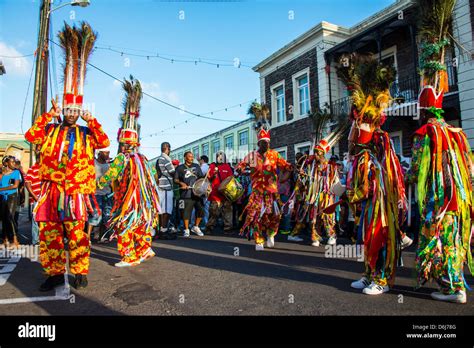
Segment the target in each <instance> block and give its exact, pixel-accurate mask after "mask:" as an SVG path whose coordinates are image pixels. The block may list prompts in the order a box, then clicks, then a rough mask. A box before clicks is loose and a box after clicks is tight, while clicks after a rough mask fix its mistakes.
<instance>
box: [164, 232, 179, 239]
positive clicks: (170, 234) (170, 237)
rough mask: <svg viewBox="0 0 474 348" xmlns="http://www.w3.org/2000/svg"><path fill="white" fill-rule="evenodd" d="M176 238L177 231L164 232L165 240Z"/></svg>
mask: <svg viewBox="0 0 474 348" xmlns="http://www.w3.org/2000/svg"><path fill="white" fill-rule="evenodd" d="M176 238H178V234H177V233H173V232H166V239H167V240H175V239H176Z"/></svg>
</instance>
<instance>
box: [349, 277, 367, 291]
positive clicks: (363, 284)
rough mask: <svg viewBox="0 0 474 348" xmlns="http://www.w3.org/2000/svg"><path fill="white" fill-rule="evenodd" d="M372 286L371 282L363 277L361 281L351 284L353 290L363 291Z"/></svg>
mask: <svg viewBox="0 0 474 348" xmlns="http://www.w3.org/2000/svg"><path fill="white" fill-rule="evenodd" d="M369 285H370V282H369V280H368V279H367V278H366V277H362V278H360V279H359V280H357V281H355V282H352V283H351V288H354V289H359V290H362V289H364V288H366V287H368V286H369Z"/></svg>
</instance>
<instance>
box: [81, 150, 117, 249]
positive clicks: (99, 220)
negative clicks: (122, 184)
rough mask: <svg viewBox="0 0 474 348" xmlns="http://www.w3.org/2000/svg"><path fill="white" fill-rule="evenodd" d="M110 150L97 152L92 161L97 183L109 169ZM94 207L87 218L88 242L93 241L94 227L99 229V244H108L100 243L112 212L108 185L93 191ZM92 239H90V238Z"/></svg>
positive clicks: (110, 190)
mask: <svg viewBox="0 0 474 348" xmlns="http://www.w3.org/2000/svg"><path fill="white" fill-rule="evenodd" d="M109 156H110V149H109V148H104V149H100V150H98V151H97V158H95V159H94V168H95V178H96V180H97V181H99V179H100V178H101V177H102V176H103V175H104V174H105V173H106V172H107V171H108V170H109V168H110V157H109ZM95 200H96V203H97V204H96V205H95V206H94V213H93V214H92V215H90V216H89V218H88V223H89V225H88V226H87V234H88V235H89V240H91V241H92V240H93V239H94V238H93V236H91V234H92V231H93V230H94V228H95V227H99V238H98V241H99V242H105V243H107V242H108V239H104V240H103V241H102V237H103V236H104V233H105V224H106V223H107V221H109V219H110V212H111V211H112V206H113V198H112V188H111V187H110V185H107V186H105V187H104V188H103V189H99V188H97V189H96V191H95ZM91 237H92V238H91Z"/></svg>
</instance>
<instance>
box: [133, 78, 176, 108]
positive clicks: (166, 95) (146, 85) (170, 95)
mask: <svg viewBox="0 0 474 348" xmlns="http://www.w3.org/2000/svg"><path fill="white" fill-rule="evenodd" d="M141 84H142V90H143V91H144V92H146V93H148V94H150V95H152V96H154V97H155V98H158V99H161V100H164V101H166V102H168V103H171V104H174V105H176V104H178V103H179V96H178V93H177V92H175V91H170V92H167V91H163V89H162V88H161V86H160V84H159V83H158V82H143V81H141ZM143 101H144V102H148V101H150V98H148V97H147V96H144V97H143Z"/></svg>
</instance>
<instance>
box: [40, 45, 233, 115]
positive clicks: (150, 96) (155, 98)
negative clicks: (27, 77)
mask: <svg viewBox="0 0 474 348" xmlns="http://www.w3.org/2000/svg"><path fill="white" fill-rule="evenodd" d="M49 41H50V42H52V43H53V44H55V45H56V46H59V47H61V46H60V45H59V44H58V43H56V42H54V41H53V40H49ZM87 65H89V66H91V67H93V68H94V69H96V70H98V71H100V72H102V73H103V74H105V75H107V76H109V77H110V78H112V79H114V80H116V81H118V82H120V83H122V84H123V81H122V80H121V79H119V78H117V77H116V76H114V75H112V74H110V73H108V72H107V71H105V70H103V69H101V68H99V67H97V66H95V65H94V64H92V63H89V62H88V63H87ZM142 93H143V95H146V96H148V97H149V98H152V99H154V100H156V101H158V102H160V103H162V104H165V105H167V106H169V107H171V108H173V109H176V110H179V111H180V112H183V113H187V114H189V115H192V116H194V117H199V118H203V119H208V120H212V121H221V122H232V123H236V122H240V121H242V120H228V119H221V118H216V117H209V116H204V115H207V114H211V115H212V114H214V113H215V112H221V111H224V110H227V109H229V108H231V107H228V108H224V109H220V110H216V111H210V112H207V113H204V114H197V113H194V112H191V111H188V110H186V109H183V108H181V107H179V106H176V105H173V104H171V103H168V102H167V101H164V100H162V99H160V98H157V97H155V96H153V95H151V94H149V93H146V92H144V91H142ZM241 104H242V103H240V104H239V105H240V106H241ZM187 121H188V120H186V121H184V123H186V122H187Z"/></svg>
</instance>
